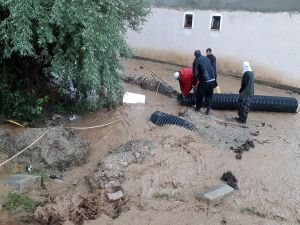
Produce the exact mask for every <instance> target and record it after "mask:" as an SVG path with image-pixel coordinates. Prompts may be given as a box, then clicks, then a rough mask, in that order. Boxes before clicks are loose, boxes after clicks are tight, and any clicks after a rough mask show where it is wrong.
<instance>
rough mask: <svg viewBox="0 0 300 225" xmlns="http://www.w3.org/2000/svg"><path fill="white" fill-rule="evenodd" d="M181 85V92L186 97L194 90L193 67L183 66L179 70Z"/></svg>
mask: <svg viewBox="0 0 300 225" xmlns="http://www.w3.org/2000/svg"><path fill="white" fill-rule="evenodd" d="M178 72H179V85H180V90H181V93H182V95H183V96H184V97H186V96H188V95H189V93H190V91H191V90H192V83H193V68H191V67H186V68H182V69H180V70H179V71H178Z"/></svg>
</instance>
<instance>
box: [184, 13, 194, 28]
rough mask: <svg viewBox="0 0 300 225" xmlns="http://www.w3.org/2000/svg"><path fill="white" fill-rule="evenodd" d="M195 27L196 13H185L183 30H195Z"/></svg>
mask: <svg viewBox="0 0 300 225" xmlns="http://www.w3.org/2000/svg"><path fill="white" fill-rule="evenodd" d="M193 27H194V13H185V14H184V21H183V28H184V29H193Z"/></svg>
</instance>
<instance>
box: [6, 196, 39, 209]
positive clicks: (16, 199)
mask: <svg viewBox="0 0 300 225" xmlns="http://www.w3.org/2000/svg"><path fill="white" fill-rule="evenodd" d="M39 205H40V203H39V202H37V201H35V200H33V199H31V198H29V197H28V196H26V195H24V194H21V193H9V194H8V196H7V197H6V198H5V199H4V202H3V203H2V206H3V208H5V209H6V210H9V211H10V210H15V209H17V208H20V207H21V208H22V209H23V210H24V211H25V212H28V213H33V212H34V211H35V209H36V208H37V207H38V206H39Z"/></svg>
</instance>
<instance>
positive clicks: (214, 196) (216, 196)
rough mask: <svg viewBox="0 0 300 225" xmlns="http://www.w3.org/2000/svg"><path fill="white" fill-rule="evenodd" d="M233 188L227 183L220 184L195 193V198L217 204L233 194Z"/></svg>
mask: <svg viewBox="0 0 300 225" xmlns="http://www.w3.org/2000/svg"><path fill="white" fill-rule="evenodd" d="M233 192H234V189H233V188H232V187H230V186H228V185H220V186H217V187H214V188H211V189H210V190H208V191H205V192H201V193H198V194H197V195H196V199H197V200H204V201H206V202H208V203H210V204H218V203H220V202H221V201H222V200H223V198H225V197H227V196H229V195H231V194H233Z"/></svg>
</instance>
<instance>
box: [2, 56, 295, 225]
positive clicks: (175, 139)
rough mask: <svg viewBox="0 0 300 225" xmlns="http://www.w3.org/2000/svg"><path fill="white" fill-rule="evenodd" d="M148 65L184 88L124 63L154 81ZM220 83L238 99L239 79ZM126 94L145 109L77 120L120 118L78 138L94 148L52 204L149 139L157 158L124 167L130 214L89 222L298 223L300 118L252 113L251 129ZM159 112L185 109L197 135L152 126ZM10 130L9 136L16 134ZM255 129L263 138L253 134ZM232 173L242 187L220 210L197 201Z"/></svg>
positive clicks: (165, 68) (164, 70)
mask: <svg viewBox="0 0 300 225" xmlns="http://www.w3.org/2000/svg"><path fill="white" fill-rule="evenodd" d="M144 63H145V64H146V65H147V66H148V67H150V68H151V69H152V70H153V71H154V72H155V73H156V74H158V75H159V76H161V78H162V79H163V80H165V81H166V82H168V83H169V84H170V85H171V86H172V87H173V88H175V89H176V90H178V83H177V82H176V81H174V80H173V75H172V74H173V72H174V71H176V70H178V67H177V66H172V65H168V64H160V63H154V62H147V61H139V60H126V61H124V65H125V68H124V72H125V75H126V74H128V75H130V74H131V75H145V76H149V77H151V75H150V72H149V71H147V69H146V68H140V67H141V66H143V64H144ZM218 83H219V85H220V86H221V91H222V92H226V93H237V91H238V88H239V85H240V80H237V79H233V78H230V77H225V76H222V75H219V81H218ZM125 89H126V90H127V91H130V92H135V93H138V94H144V95H146V104H145V105H123V106H120V107H118V108H117V109H114V110H103V111H99V112H96V113H90V114H88V115H86V116H85V117H83V118H82V119H81V120H80V121H78V122H74V123H73V124H72V126H94V125H100V124H104V123H108V122H111V121H115V120H117V119H118V120H120V121H119V122H118V123H116V124H113V125H111V126H108V127H105V128H100V129H93V130H85V131H78V132H76V133H78V135H80V136H81V137H82V138H83V139H84V140H86V141H88V142H89V143H90V146H91V151H90V154H89V156H88V159H87V163H86V164H84V165H82V166H80V167H77V168H74V169H72V170H71V171H67V172H65V173H64V181H63V183H55V182H51V183H50V185H49V187H48V191H49V193H51V195H52V196H53V198H54V199H61V198H63V197H64V196H67V195H68V193H69V195H74V196H78V195H77V194H78V193H80V194H84V193H86V190H87V189H88V187H87V186H86V184H84V182H85V179H84V177H85V176H88V175H90V174H94V173H95V169H96V168H97V165H98V163H99V162H101V161H102V160H104V159H105V158H106V157H107V156H108V155H109V154H110V152H112V151H113V150H114V149H116V148H117V147H118V146H120V145H122V144H125V143H127V142H128V141H132V140H137V139H143V140H148V141H151V142H152V143H153V144H154V145H155V146H156V147H155V149H153V151H152V153H151V156H150V157H149V158H147V159H146V160H145V161H144V162H143V163H138V164H131V165H128V167H127V169H126V170H127V171H126V177H125V180H124V183H123V185H122V189H123V190H124V193H125V195H126V198H127V199H128V200H129V202H128V203H127V204H126V206H127V210H124V211H122V213H121V214H120V215H119V216H118V217H117V218H115V219H114V220H112V219H111V218H110V217H113V216H112V215H110V214H109V213H106V214H108V216H110V217H107V216H105V215H104V214H105V213H104V214H101V216H100V217H99V218H95V219H96V220H95V221H90V222H87V223H86V224H110V225H127V224H128V225H129V224H130V225H140V224H152V225H167V224H173V225H182V224H189V225H196V224H197V225H198V224H224V221H226V224H231V225H240V224H243V225H244V224H245V225H260V224H272V225H277V224H278V225H279V224H280V225H285V224H298V223H299V222H298V221H300V212H299V208H300V190H299V187H300V180H299V179H297V178H298V177H299V176H300V171H299V169H298V168H299V164H300V135H297V134H299V130H300V117H299V114H281V113H259V112H253V113H252V112H251V113H250V114H249V121H248V128H242V127H238V126H233V125H229V124H228V125H226V124H224V123H220V122H218V120H226V118H227V117H228V115H230V116H232V115H234V114H236V112H230V111H215V110H214V111H213V112H212V115H210V116H207V115H204V113H201V112H198V113H196V112H194V110H193V109H191V108H188V109H187V110H182V109H183V107H181V106H179V105H178V104H177V102H176V99H172V98H168V97H166V96H163V95H160V94H156V93H155V92H150V91H147V90H143V89H141V88H140V87H137V86H134V85H130V84H126V85H125ZM256 93H257V94H263V95H280V96H291V95H292V96H293V97H296V98H297V99H298V100H299V95H296V94H294V93H293V94H291V95H290V94H287V93H286V92H285V91H282V90H278V89H274V88H268V87H266V86H263V85H256ZM155 111H163V112H165V113H168V114H172V115H176V116H177V115H178V113H179V112H180V111H181V112H183V111H184V113H183V114H181V115H182V116H183V118H184V119H187V120H190V121H191V122H192V123H193V124H195V125H196V126H197V127H198V129H199V132H198V133H197V132H191V131H188V130H186V129H183V128H179V127H175V126H163V127H157V126H155V125H153V124H152V123H151V122H149V118H150V116H151V114H152V113H153V112H155ZM263 123H265V125H264V126H263V125H262V124H263ZM267 124H268V125H270V126H267ZM6 128H7V127H1V129H6ZM9 129H11V130H10V131H9V132H12V133H13V132H16V131H14V130H13V129H12V128H9ZM257 131H259V135H258V136H255V137H254V136H252V135H251V133H256V132H257ZM253 138H255V139H256V140H255V145H256V146H255V148H253V149H252V150H251V151H249V152H247V154H244V155H243V160H236V159H235V157H233V154H232V151H231V150H230V147H231V146H232V147H234V148H237V147H238V146H241V145H242V144H244V143H245V141H246V140H248V139H250V140H253ZM267 140H268V141H267ZM261 143H263V144H261ZM226 171H232V173H233V174H234V175H235V176H236V177H237V178H238V179H239V188H240V189H239V190H237V191H236V192H235V193H234V195H233V196H231V197H229V198H227V199H225V200H224V201H223V202H222V203H221V204H220V205H217V206H209V205H207V204H206V203H204V202H198V201H196V200H195V193H197V192H199V191H201V190H203V189H206V188H209V187H212V186H216V185H219V184H220V182H221V181H220V177H221V176H222V174H223V173H224V172H226ZM80 184H84V185H83V186H81V185H80ZM70 190H71V191H70ZM75 193H77V194H75ZM154 196H164V197H163V198H157V197H154ZM58 203H61V204H64V201H59V200H58ZM252 207H255V209H256V212H259V213H256V214H251V215H250V214H248V213H243V212H244V211H245V210H243V209H245V208H249V209H251V208H252ZM88 208H89V205H88ZM108 209H109V207H108ZM257 215H266V216H265V217H259V216H257ZM0 218H1V216H0ZM279 218H280V219H279ZM282 218H283V219H282ZM1 219H2V218H1ZM0 221H1V220H0ZM2 221H3V220H2Z"/></svg>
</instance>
